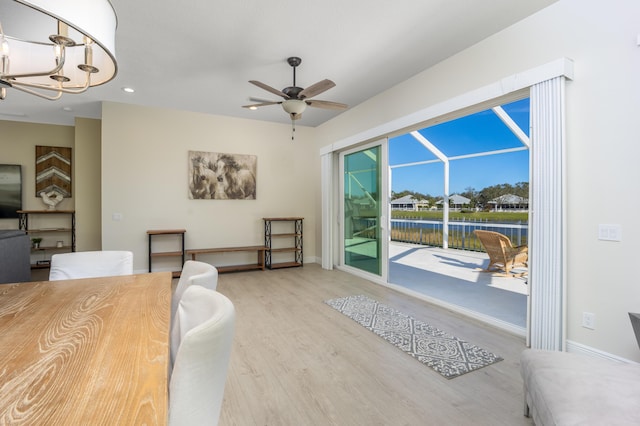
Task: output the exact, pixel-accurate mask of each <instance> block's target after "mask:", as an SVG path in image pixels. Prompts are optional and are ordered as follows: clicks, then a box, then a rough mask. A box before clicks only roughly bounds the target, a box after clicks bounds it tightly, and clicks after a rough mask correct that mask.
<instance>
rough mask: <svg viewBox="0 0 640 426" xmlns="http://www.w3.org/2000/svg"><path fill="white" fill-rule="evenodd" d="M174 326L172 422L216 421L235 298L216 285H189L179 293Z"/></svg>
mask: <svg viewBox="0 0 640 426" xmlns="http://www.w3.org/2000/svg"><path fill="white" fill-rule="evenodd" d="M174 328H175V329H176V333H172V335H175V336H177V339H178V340H177V342H176V343H177V345H176V346H175V351H176V352H175V353H174V345H173V341H172V345H171V352H172V356H174V357H175V363H174V365H173V371H172V372H171V377H170V381H169V425H170V426H176V425H197V426H204V425H217V424H218V420H219V418H220V410H221V407H222V400H223V396H224V385H225V382H226V379H227V370H228V368H229V359H230V356H231V345H232V343H233V334H234V328H235V308H234V306H233V303H231V301H230V300H229V299H228V298H227V297H226V296H224V295H223V294H221V293H218V292H217V291H213V290H208V289H206V288H204V287H201V286H198V285H194V286H190V287H188V288H187V289H186V290H185V291H184V294H183V295H182V298H181V299H180V303H179V305H178V311H177V312H176V321H175V324H174ZM172 339H173V337H172Z"/></svg>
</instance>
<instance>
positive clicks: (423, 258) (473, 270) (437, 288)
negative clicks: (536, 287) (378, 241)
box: [389, 242, 529, 329]
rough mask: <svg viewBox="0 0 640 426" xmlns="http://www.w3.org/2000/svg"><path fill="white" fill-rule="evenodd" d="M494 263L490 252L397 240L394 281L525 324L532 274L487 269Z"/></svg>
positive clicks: (391, 269)
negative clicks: (513, 274) (507, 273)
mask: <svg viewBox="0 0 640 426" xmlns="http://www.w3.org/2000/svg"><path fill="white" fill-rule="evenodd" d="M488 263H489V257H488V256H487V255H486V253H480V252H472V251H465V250H456V249H446V250H445V249H442V248H439V247H429V246H421V245H416V244H408V243H397V242H392V243H391V244H390V245H389V283H391V284H395V285H398V286H401V287H404V288H407V289H410V290H412V291H413V292H417V293H420V294H424V295H426V296H429V297H432V298H435V299H438V300H441V301H443V302H446V303H448V304H452V305H456V306H459V307H462V308H464V309H466V310H469V311H473V312H476V313H479V314H482V315H486V316H490V317H492V318H495V319H497V320H500V321H504V322H506V323H509V324H511V325H514V326H516V327H521V328H522V329H524V328H525V327H526V312H527V294H528V291H529V287H528V285H527V283H526V281H527V278H526V276H525V277H505V276H500V275H499V274H493V273H488V272H482V269H483V268H484V267H486V266H487V265H488ZM517 271H518V272H522V270H517Z"/></svg>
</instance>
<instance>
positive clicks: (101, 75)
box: [0, 0, 117, 100]
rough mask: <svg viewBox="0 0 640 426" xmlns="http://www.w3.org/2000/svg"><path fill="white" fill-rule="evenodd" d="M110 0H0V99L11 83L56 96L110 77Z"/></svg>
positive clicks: (112, 66)
mask: <svg viewBox="0 0 640 426" xmlns="http://www.w3.org/2000/svg"><path fill="white" fill-rule="evenodd" d="M116 26H117V18H116V14H115V11H114V10H113V6H112V5H111V3H110V2H109V0H31V1H23V0H0V100H1V99H5V97H6V96H7V89H9V88H13V89H16V90H20V91H22V92H26V93H29V94H32V95H35V96H39V97H41V98H45V99H49V100H56V99H59V98H60V97H61V96H62V94H63V93H82V92H84V91H86V90H87V89H88V88H89V87H93V86H99V85H101V84H104V83H106V82H108V81H110V80H112V79H113V78H114V77H115V75H116V73H117V63H116V58H115V48H114V46H115V31H116Z"/></svg>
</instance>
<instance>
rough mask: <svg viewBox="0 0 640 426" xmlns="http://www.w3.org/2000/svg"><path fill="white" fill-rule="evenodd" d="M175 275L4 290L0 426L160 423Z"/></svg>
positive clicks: (0, 296)
mask: <svg viewBox="0 0 640 426" xmlns="http://www.w3.org/2000/svg"><path fill="white" fill-rule="evenodd" d="M170 316H171V273H170V272H157V273H150V274H140V275H126V276H118V277H106V278H89V279H79V280H63V281H42V282H31V283H19V284H2V285H0V395H1V397H0V425H4V424H11V425H18V424H28V425H35V424H47V425H55V424H61V425H62V424H64V425H101V424H108V425H116V424H117V425H133V424H136V425H140V424H147V425H163V424H166V421H167V405H168V391H167V390H168V386H167V385H168V382H167V381H168V363H169V324H170Z"/></svg>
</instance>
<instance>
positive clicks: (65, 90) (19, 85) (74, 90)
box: [11, 72, 91, 99]
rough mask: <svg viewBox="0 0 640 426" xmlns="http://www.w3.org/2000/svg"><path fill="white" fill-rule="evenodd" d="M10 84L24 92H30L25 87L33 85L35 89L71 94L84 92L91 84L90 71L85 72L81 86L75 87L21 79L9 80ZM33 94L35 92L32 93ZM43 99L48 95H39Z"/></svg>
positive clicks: (30, 91)
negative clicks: (56, 85) (85, 78)
mask: <svg viewBox="0 0 640 426" xmlns="http://www.w3.org/2000/svg"><path fill="white" fill-rule="evenodd" d="M11 86H12V87H14V88H16V89H18V90H23V91H25V92H29V93H32V92H33V91H32V90H29V89H26V87H33V88H36V89H42V90H52V91H54V92H59V93H72V94H77V93H83V92H86V91H87V89H89V87H90V86H91V73H89V72H87V80H86V81H85V83H84V85H83V86H77V87H75V88H69V87H52V86H46V85H42V84H36V83H26V82H22V81H11ZM34 94H35V93H34ZM41 97H43V98H45V99H49V97H48V96H46V95H44V96H41ZM59 97H60V96H58V97H57V98H55V99H58V98H59Z"/></svg>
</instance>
